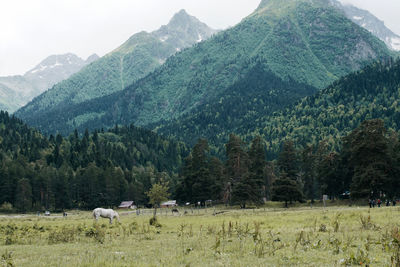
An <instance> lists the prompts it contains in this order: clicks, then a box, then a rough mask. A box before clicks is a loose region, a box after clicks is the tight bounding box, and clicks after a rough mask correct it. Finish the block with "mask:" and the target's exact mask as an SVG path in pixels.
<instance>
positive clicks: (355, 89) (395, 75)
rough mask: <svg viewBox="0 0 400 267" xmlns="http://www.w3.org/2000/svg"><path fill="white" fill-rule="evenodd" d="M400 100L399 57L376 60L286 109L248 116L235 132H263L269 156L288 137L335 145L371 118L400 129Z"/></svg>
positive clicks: (302, 141)
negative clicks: (249, 123) (270, 113)
mask: <svg viewBox="0 0 400 267" xmlns="http://www.w3.org/2000/svg"><path fill="white" fill-rule="evenodd" d="M399 99H400V61H399V60H397V61H393V60H389V61H387V62H377V63H374V64H372V65H370V66H367V67H365V68H363V69H362V70H360V71H358V72H355V73H352V74H349V75H347V76H345V77H343V78H342V79H340V80H339V81H337V82H335V83H333V84H332V85H331V86H329V87H328V88H326V89H324V90H322V91H320V92H319V93H317V94H316V95H314V96H310V97H306V98H304V99H302V100H301V101H299V102H298V103H296V104H295V105H292V106H290V107H287V108H285V109H284V110H283V111H280V112H275V113H274V114H273V115H270V116H264V117H259V118H250V119H249V121H251V122H252V125H251V127H247V126H246V127H243V128H238V129H236V132H237V133H240V134H241V135H243V136H246V138H247V139H251V138H252V136H254V135H258V134H260V135H261V136H262V137H263V138H264V139H265V140H266V143H267V147H268V150H269V151H270V155H269V156H270V157H274V156H276V154H277V153H278V151H279V150H280V144H281V141H282V140H284V139H286V138H290V139H292V140H294V142H295V143H297V144H299V145H301V144H307V143H316V142H318V141H319V140H324V139H326V140H327V141H328V143H329V144H330V145H331V146H333V147H336V148H337V146H338V145H339V144H340V140H341V137H343V136H345V135H347V134H348V133H349V132H351V131H352V130H353V129H354V128H356V127H357V126H358V125H360V124H361V122H362V121H364V120H367V119H375V118H380V119H383V120H384V122H385V124H386V127H388V128H389V129H393V130H395V131H398V130H399V129H400V108H399V107H400V105H399ZM249 129H255V130H249ZM336 141H339V143H338V142H336Z"/></svg>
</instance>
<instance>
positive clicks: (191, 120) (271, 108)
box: [149, 62, 318, 154]
mask: <svg viewBox="0 0 400 267" xmlns="http://www.w3.org/2000/svg"><path fill="white" fill-rule="evenodd" d="M317 91H318V90H317V88H315V87H312V86H310V85H306V84H301V83H298V82H296V81H293V80H292V79H289V80H286V81H285V80H282V79H281V78H280V77H278V76H277V75H275V74H274V73H272V72H271V71H270V70H268V67H267V64H265V63H261V62H259V63H257V64H256V65H255V66H254V67H253V68H252V69H251V70H250V71H249V73H248V74H247V75H246V76H245V77H244V78H243V79H241V80H239V81H237V82H236V83H235V84H233V85H232V86H230V87H228V88H227V89H225V91H224V92H223V93H222V95H221V97H220V99H219V100H218V101H217V102H215V103H207V104H203V105H201V106H199V107H197V108H195V109H194V110H193V111H191V112H190V113H188V114H185V115H183V116H181V117H180V118H179V119H176V120H174V121H161V122H160V123H158V124H155V125H149V128H154V129H155V131H156V132H157V133H160V134H162V135H164V136H174V137H176V138H179V139H181V140H184V141H185V142H186V143H187V144H190V145H193V144H195V143H196V142H197V139H198V138H199V137H202V138H205V139H207V140H208V141H209V143H210V145H212V146H214V145H215V144H224V143H226V141H227V138H228V137H229V134H230V133H233V132H236V131H237V129H238V128H241V129H252V127H254V121H255V120H257V119H258V118H261V117H267V116H269V115H272V114H273V112H275V111H277V110H280V109H282V108H284V107H285V106H287V105H290V104H292V103H294V102H296V101H297V100H298V99H300V98H302V97H304V96H309V95H312V94H314V93H316V92H317ZM214 149H216V150H217V153H218V154H223V150H224V148H223V147H222V146H218V147H214Z"/></svg>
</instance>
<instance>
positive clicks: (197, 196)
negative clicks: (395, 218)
mask: <svg viewBox="0 0 400 267" xmlns="http://www.w3.org/2000/svg"><path fill="white" fill-rule="evenodd" d="M336 141H339V140H336ZM340 141H341V142H340V143H341V144H342V145H340V146H339V149H338V150H337V151H336V150H334V148H333V146H331V145H330V144H329V142H328V141H327V140H323V141H320V142H319V143H318V144H306V145H301V144H296V143H295V142H293V140H291V139H287V140H285V141H283V142H282V144H281V149H280V152H279V155H278V157H277V159H276V160H273V161H267V160H266V153H268V151H267V149H266V147H267V146H266V144H265V141H264V140H263V139H262V138H261V137H256V138H254V139H253V140H252V142H251V143H250V145H249V146H247V145H246V144H245V142H244V141H243V140H242V139H241V138H240V137H239V136H236V135H234V134H231V135H230V136H229V141H228V142H227V144H225V148H226V156H225V161H224V162H222V161H220V160H219V159H218V158H216V157H213V156H211V155H210V148H209V145H208V142H207V140H205V139H199V141H198V143H197V144H196V145H195V146H194V147H193V149H192V151H191V153H190V155H189V156H188V157H187V158H186V159H185V160H184V166H183V168H182V171H181V174H180V181H179V183H178V185H177V189H176V197H177V198H178V199H179V200H180V201H190V202H199V201H200V202H204V201H206V200H208V199H211V200H219V201H221V202H223V203H226V204H236V205H240V206H241V207H242V208H244V207H246V205H249V204H252V205H259V204H262V203H263V201H265V200H273V201H274V200H276V201H284V202H285V204H286V205H287V204H288V202H292V201H305V200H311V201H314V200H316V199H320V198H321V196H322V195H325V194H326V195H329V196H330V198H339V197H340V196H342V195H343V193H346V192H350V196H351V198H352V199H364V198H383V197H386V198H388V199H392V198H394V197H395V196H398V195H399V193H400V187H399V185H400V175H399V174H400V143H399V138H398V134H397V133H396V132H394V131H389V130H387V129H386V128H385V126H384V122H383V121H382V120H380V119H373V120H366V121H364V122H363V123H362V124H361V125H360V126H359V127H357V128H356V129H354V130H353V131H352V132H351V133H350V134H348V135H346V136H345V137H343V138H342V139H341V140H340ZM346 196H347V194H346Z"/></svg>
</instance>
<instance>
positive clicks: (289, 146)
mask: <svg viewBox="0 0 400 267" xmlns="http://www.w3.org/2000/svg"><path fill="white" fill-rule="evenodd" d="M278 167H279V170H280V172H281V173H285V174H286V177H287V178H289V179H292V180H294V181H297V178H298V174H299V165H298V157H297V151H296V149H295V147H294V143H293V141H292V140H286V141H285V142H284V143H283V147H282V151H281V153H280V154H279V157H278Z"/></svg>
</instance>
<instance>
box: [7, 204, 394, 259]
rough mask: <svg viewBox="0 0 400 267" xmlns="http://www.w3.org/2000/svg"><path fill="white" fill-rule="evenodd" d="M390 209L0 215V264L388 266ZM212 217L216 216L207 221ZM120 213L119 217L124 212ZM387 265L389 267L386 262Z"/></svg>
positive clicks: (391, 244)
mask: <svg viewBox="0 0 400 267" xmlns="http://www.w3.org/2000/svg"><path fill="white" fill-rule="evenodd" d="M399 211H400V210H399V208H398V207H382V208H379V209H378V208H375V209H369V208H365V207H349V206H336V207H327V208H323V207H316V206H314V207H313V208H310V207H309V206H308V207H307V206H302V207H296V208H290V209H282V208H279V207H278V206H275V207H266V208H261V209H254V210H237V209H223V208H222V207H220V208H218V209H215V210H214V209H213V208H209V209H207V210H194V211H193V213H192V211H191V210H188V213H187V214H184V210H183V208H182V209H181V212H180V215H172V213H171V212H170V211H165V210H164V211H161V214H160V213H159V215H158V221H159V223H161V225H162V226H161V227H153V226H150V225H149V219H150V218H151V213H152V212H151V211H150V210H148V211H147V213H146V214H145V215H143V214H142V215H140V216H137V215H136V214H135V213H131V214H126V212H125V211H120V214H121V222H120V223H119V224H118V223H115V224H113V225H109V224H108V221H107V220H106V219H103V220H101V221H99V222H98V223H97V224H94V222H93V219H92V218H91V213H90V212H77V211H71V212H70V213H69V215H68V217H67V218H62V217H61V216H56V215H52V216H50V217H37V216H34V215H28V216H24V217H12V215H4V216H1V217H0V266H7V263H9V264H14V265H8V266H341V265H343V266H344V265H346V264H347V265H360V263H361V264H362V265H365V264H369V265H370V266H392V257H393V261H396V257H399V245H400V244H399V241H400V236H399V232H398V229H397V228H396V227H399V224H400V220H399V219H400V213H399ZM214 212H216V213H218V214H216V215H215V216H214V215H213V214H214ZM124 213H125V214H124ZM393 266H395V265H393Z"/></svg>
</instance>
